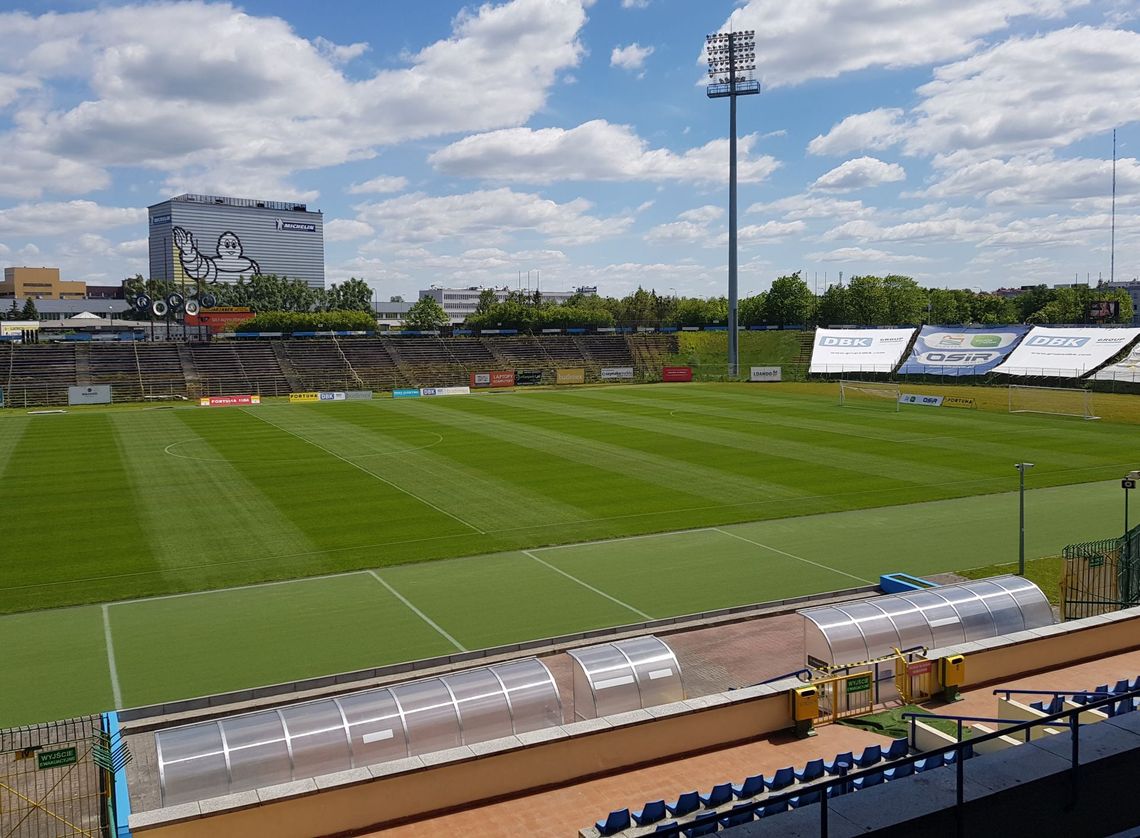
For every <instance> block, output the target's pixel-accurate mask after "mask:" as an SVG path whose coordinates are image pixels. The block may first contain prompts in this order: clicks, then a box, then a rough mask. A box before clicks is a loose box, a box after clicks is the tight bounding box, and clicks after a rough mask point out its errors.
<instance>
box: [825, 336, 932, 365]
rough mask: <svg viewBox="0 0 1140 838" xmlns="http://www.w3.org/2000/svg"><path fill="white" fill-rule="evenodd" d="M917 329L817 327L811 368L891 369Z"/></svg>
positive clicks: (896, 363)
mask: <svg viewBox="0 0 1140 838" xmlns="http://www.w3.org/2000/svg"><path fill="white" fill-rule="evenodd" d="M914 333H915V330H914V329H816V332H815V346H814V347H813V348H812V353H811V369H810V372H813V373H830V372H891V371H892V370H893V369H894V368H895V367H896V366H897V365H898V362H899V359H900V358H902V354H903V352H904V351H906V348H907V345H908V344H909V343H910V339H911V338H912V337H914Z"/></svg>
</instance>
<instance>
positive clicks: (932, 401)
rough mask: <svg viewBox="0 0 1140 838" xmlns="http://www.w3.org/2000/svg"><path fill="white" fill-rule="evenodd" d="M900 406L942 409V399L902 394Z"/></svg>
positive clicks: (939, 397) (900, 395)
mask: <svg viewBox="0 0 1140 838" xmlns="http://www.w3.org/2000/svg"><path fill="white" fill-rule="evenodd" d="M899 404H922V405H926V406H927V407H942V397H941V396H922V395H918V394H916V393H900V394H899Z"/></svg>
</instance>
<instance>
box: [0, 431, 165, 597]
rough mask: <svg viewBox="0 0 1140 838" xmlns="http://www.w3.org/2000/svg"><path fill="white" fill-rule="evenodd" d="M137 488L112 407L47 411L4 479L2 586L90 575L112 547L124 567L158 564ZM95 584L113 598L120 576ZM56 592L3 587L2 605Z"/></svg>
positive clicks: (0, 490)
mask: <svg viewBox="0 0 1140 838" xmlns="http://www.w3.org/2000/svg"><path fill="white" fill-rule="evenodd" d="M60 419H62V420H65V421H66V422H68V423H69V424H68V425H67V426H66V431H69V432H63V431H64V430H65V428H64V426H61V425H59V424H58V420H60ZM53 420H54V421H53ZM138 488H139V487H137V486H136V485H135V484H134V482H133V481H132V479H131V476H130V475H129V474H128V472H127V469H126V467H125V465H124V463H123V457H122V450H121V447H120V445H119V440H118V437H117V435H116V434H115V429H114V426H113V424H112V423H111V419H110V416H109V414H106V413H83V414H78V415H75V416H59V417H56V416H47V417H43V421H36V422H32V423H31V424H29V425H28V426H27V427H26V429H25V430H24V433H23V435H22V436H21V438H20V440H19V443H18V444H17V446H16V448H15V450H14V451H13V452H12V454H11V456H10V457H9V458H8V466H7V468H6V469H5V471H4V475H3V480H0V509H3V510H4V518H5V521H6V523H7V525H8V528H9V532H10V535H11V536H12V537H7V538H5V539H4V547H3V550H4V558H3V561H0V589H3V588H8V587H11V586H19V585H28V584H35V583H40V582H44V581H61V580H69V579H74V578H76V577H81V576H86V575H88V574H89V573H90V572H91V569H92V568H99V567H105V566H106V564H107V554H108V550H109V548H113V550H114V552H115V563H116V564H117V565H118V566H119V567H122V568H127V569H130V570H134V571H147V570H154V569H156V561H155V559H154V556H153V554H152V553H151V550H150V544H149V543H148V541H147V539H146V535H145V534H144V533H143V531H142V529H141V528H139V527H138V526H137V525H136V524H135V518H134V511H135V509H136V508H137V507H138V504H139V497H138ZM21 528H22V532H23V534H22V535H21ZM89 590H90V593H91V594H92V596H94V597H97V598H99V599H113V598H115V593H116V589H115V586H114V584H110V583H103V584H96V585H94V586H92V587H91V588H90V589H89ZM57 595H58V591H51V590H50V589H34V590H26V591H22V592H18V593H17V592H13V591H0V610H4V611H9V610H14V609H16V608H24V609H27V608H35V607H45V606H48V605H54V604H56V603H57V602H58V596H57Z"/></svg>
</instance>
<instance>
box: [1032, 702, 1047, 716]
mask: <svg viewBox="0 0 1140 838" xmlns="http://www.w3.org/2000/svg"><path fill="white" fill-rule="evenodd" d="M1029 706H1030V707H1032V708H1033V709H1034V710H1039V711H1041V712H1042V713H1044V712H1045V705H1044V704H1042V703H1041V702H1040V701H1031V702H1029Z"/></svg>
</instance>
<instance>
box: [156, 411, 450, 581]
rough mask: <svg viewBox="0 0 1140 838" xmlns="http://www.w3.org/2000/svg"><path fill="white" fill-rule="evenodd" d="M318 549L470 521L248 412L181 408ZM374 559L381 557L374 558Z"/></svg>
mask: <svg viewBox="0 0 1140 838" xmlns="http://www.w3.org/2000/svg"><path fill="white" fill-rule="evenodd" d="M177 415H178V416H179V418H180V419H181V420H182V421H183V422H185V423H186V425H187V427H188V428H189V429H190V430H191V431H193V432H195V433H199V434H202V435H207V436H208V438H209V439H210V440H211V441H212V443H213V445H214V447H215V448H216V449H217V450H218V451H219V452H220V453H221V454H222V455H223V456H225V457H227V458H229V459H230V461H231V462H232V463H233V464H234V466H235V468H237V470H238V471H239V472H241V473H242V474H243V475H244V476H245V478H246V479H247V480H249V481H250V482H251V483H253V484H254V485H255V486H256V487H257V488H258V489H259V490H260V491H261V492H262V493H263V494H264V495H265V496H266V497H268V498H269V499H270V500H271V501H272V502H273V504H274V505H275V506H276V507H277V509H278V510H279V511H280V512H281V514H283V515H284V516H285V517H286V518H287V519H289V520H290V521H292V522H293V524H294V525H295V526H296V527H297V528H298V529H300V530H301V531H302V532H304V533H305V534H306V536H307V537H308V538H309V540H310V541H311V542H313V543H314V544H315V545H317V547H319V548H325V549H337V548H343V547H356V546H359V545H361V544H371V543H377V542H384V541H398V540H403V539H416V538H421V537H423V536H425V535H427V534H431V535H446V534H470V533H471V528H470V527H469V526H468V525H466V524H463V523H460V522H459V521H456V520H455V519H453V518H451V517H450V516H448V515H445V514H443V513H442V512H439V511H437V510H435V509H433V508H431V507H430V506H427V505H426V504H424V503H422V502H421V501H419V500H417V499H416V498H414V497H412V496H411V495H409V494H407V493H406V492H402V491H400V490H398V489H396V488H394V487H392V486H390V485H388V484H386V483H385V482H383V481H381V480H378V479H377V478H376V477H375V476H373V475H370V474H366V473H364V472H363V471H361V470H360V469H359V468H357V467H356V466H353V465H350V464H348V463H345V462H343V461H341V460H339V459H337V458H336V457H333V456H331V455H329V454H327V453H324V452H322V451H321V450H320V449H319V448H317V447H315V446H313V445H311V444H310V443H308V442H306V441H305V440H303V439H299V438H297V437H296V436H293V435H292V434H289V433H286V432H285V431H282V430H280V429H279V428H275V427H273V426H272V425H271V424H269V423H267V422H264V421H262V420H261V419H258V418H256V417H254V416H251V415H249V414H248V413H245V412H242V411H227V410H215V411H212V412H210V411H201V412H199V411H178V414H177ZM374 563H375V562H374Z"/></svg>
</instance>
